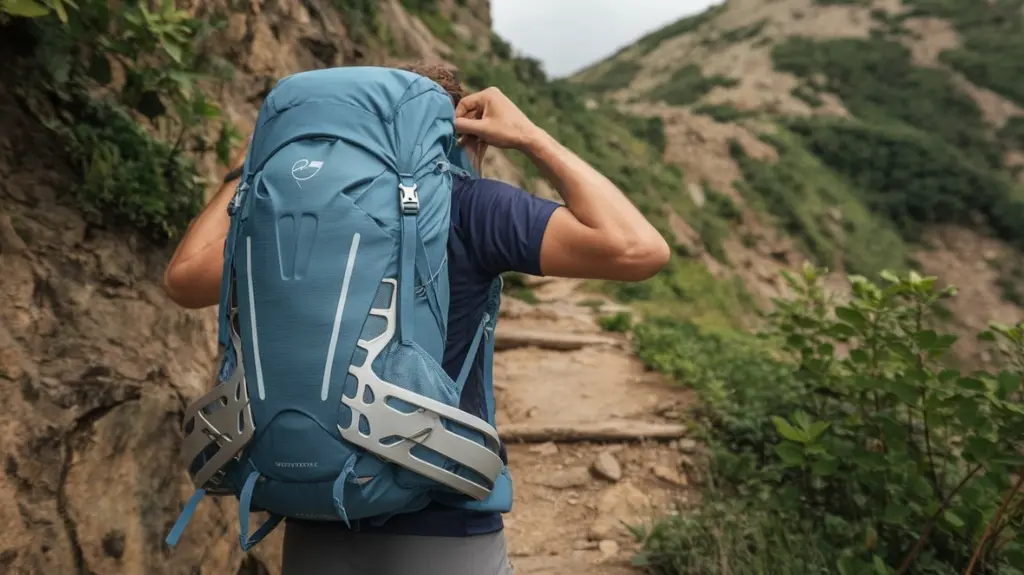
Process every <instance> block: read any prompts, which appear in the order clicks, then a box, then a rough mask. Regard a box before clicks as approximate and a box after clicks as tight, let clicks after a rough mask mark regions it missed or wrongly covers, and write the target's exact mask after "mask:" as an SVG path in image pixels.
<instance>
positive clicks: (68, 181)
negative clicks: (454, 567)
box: [0, 0, 490, 575]
mask: <svg viewBox="0 0 1024 575" xmlns="http://www.w3.org/2000/svg"><path fill="white" fill-rule="evenodd" d="M342 5H344V2H338V3H332V2H330V1H328V0H270V1H267V2H251V3H248V2H246V3H241V4H239V3H230V6H229V5H228V4H226V3H224V2H221V1H218V0H212V1H198V2H195V4H194V6H193V10H194V12H195V13H196V14H197V15H202V14H205V13H212V12H220V13H226V14H229V15H228V18H227V26H226V28H225V29H224V30H223V31H221V32H220V37H219V38H217V39H216V41H215V42H213V46H215V47H216V49H217V50H218V51H220V52H221V55H222V56H224V57H225V58H226V59H228V60H229V61H230V62H233V63H234V64H235V65H236V68H237V72H238V73H237V74H236V76H235V79H234V80H233V81H232V82H230V83H229V84H227V85H225V86H224V87H222V88H220V93H219V94H217V95H218V96H219V100H220V102H221V103H222V105H223V107H224V109H225V111H226V113H227V114H228V116H229V117H231V118H232V119H233V120H234V121H235V122H236V124H237V125H238V127H239V128H240V129H241V130H242V131H243V132H247V130H248V129H250V128H251V126H252V123H253V122H254V120H255V115H256V110H257V106H258V105H259V103H260V100H261V98H262V96H263V94H265V93H266V91H267V90H268V89H269V87H270V86H271V85H272V84H273V82H275V81H276V80H277V79H278V78H280V77H281V76H284V75H286V74H289V73H293V72H297V71H301V70H306V69H310V68H317V67H325V66H334V65H346V64H353V63H381V62H383V61H384V60H385V59H387V58H388V57H390V56H395V55H400V56H405V57H410V58H426V59H444V58H446V57H447V55H448V54H449V53H450V51H451V48H450V47H449V46H447V45H446V44H445V43H444V42H443V41H441V40H438V39H437V38H435V37H434V36H433V35H432V33H431V32H430V30H429V29H428V28H427V27H426V25H425V24H424V23H423V21H422V20H421V19H419V18H418V17H416V16H414V15H412V14H410V13H409V12H407V11H406V9H405V8H404V7H403V5H402V3H401V2H399V1H398V0H384V1H382V2H380V6H379V9H380V13H381V15H382V17H383V22H384V24H385V25H386V26H387V29H388V30H390V32H391V34H392V41H391V43H390V44H389V45H388V46H383V44H382V43H381V42H380V41H379V39H374V38H371V39H370V40H371V41H369V42H366V41H360V40H359V39H358V37H357V36H356V35H355V34H354V33H353V31H352V30H351V29H350V27H347V23H348V22H349V20H348V19H347V18H346V15H345V12H344V10H342V9H340V8H339V6H342ZM439 7H440V9H441V14H442V15H443V16H444V17H449V18H451V19H452V20H453V21H454V26H453V30H454V32H455V33H456V34H458V35H459V36H461V37H465V38H476V39H477V40H478V43H479V45H482V46H484V47H486V43H487V42H489V40H490V21H489V4H488V2H486V1H469V2H459V3H458V5H456V3H455V2H453V1H449V2H440V3H439ZM229 8H230V9H229ZM14 48H15V47H13V46H10V45H7V46H4V48H3V51H4V53H5V56H10V55H11V54H12V53H13V51H14ZM11 58H13V56H11ZM4 60H5V61H9V60H8V58H7V57H5V58H4ZM16 69H17V67H16V66H10V67H8V66H5V68H4V72H3V73H2V74H3V79H2V81H0V126H3V127H2V129H0V298H2V304H0V397H2V398H3V401H4V404H5V407H4V409H3V411H2V414H0V454H2V457H3V466H4V467H3V473H2V474H0V572H3V573H12V574H20V573H25V574H38V573H46V574H48V575H49V574H52V575H63V574H68V575H85V574H93V573H94V574H114V573H126V574H128V573H131V574H141V573H146V574H172V573H182V574H196V573H216V574H225V573H235V572H238V571H239V569H240V568H242V569H243V570H246V572H251V573H257V572H259V565H258V561H259V560H256V559H253V560H250V561H249V562H248V563H246V564H245V565H243V559H244V558H243V554H242V552H241V551H240V550H239V548H238V538H237V527H236V524H237V515H236V512H235V511H234V509H235V508H236V506H235V504H234V502H233V501H216V500H211V499H207V500H205V501H204V502H203V503H202V505H201V506H200V509H199V511H198V513H197V514H196V516H195V518H194V520H193V522H192V524H191V525H190V526H189V528H188V530H187V531H186V533H185V535H184V538H183V540H182V541H181V543H180V544H179V546H178V547H177V548H176V549H174V550H173V551H171V550H169V549H168V548H167V547H166V546H165V545H164V543H163V539H164V537H165V536H166V533H167V531H168V529H169V527H170V526H171V524H172V523H173V521H174V520H175V518H176V516H177V513H178V512H179V510H180V508H181V506H182V504H183V502H184V501H185V499H186V498H187V497H188V495H189V494H190V491H191V487H190V483H189V481H188V479H187V477H186V475H185V473H184V472H183V469H182V466H181V464H180V463H179V462H178V460H177V450H178V444H179V441H180V438H181V434H180V431H179V426H180V421H181V416H182V412H183V410H184V407H185V405H186V404H187V403H188V402H189V401H190V400H191V399H193V398H195V397H197V396H198V395H200V394H201V393H202V392H203V390H204V389H206V388H207V387H208V385H209V383H210V378H211V377H212V370H213V368H214V366H215V361H216V357H215V355H216V349H215V341H214V338H215V329H216V321H215V318H214V316H213V313H212V311H210V310H207V311H202V312H189V311H183V310H181V309H178V308H177V307H176V306H174V305H173V304H172V303H171V302H170V301H169V300H168V299H167V298H166V296H165V295H164V294H163V292H162V290H161V288H160V287H159V279H160V277H161V274H162V272H163V267H164V265H165V264H166V261H167V258H168V256H169V252H168V250H167V249H161V248H156V247H154V246H152V245H150V244H149V243H147V242H146V241H144V240H142V239H140V238H139V237H136V236H134V235H132V234H130V233H128V232H125V231H123V230H118V231H112V230H105V229H102V228H100V227H97V226H94V225H91V224H89V223H87V222H86V220H85V219H84V218H83V216H82V215H81V214H80V213H79V212H78V211H77V210H76V209H75V207H74V204H73V203H72V200H71V190H72V189H73V187H74V186H75V184H76V176H75V174H74V173H73V170H72V169H71V167H70V166H69V165H68V162H67V160H66V158H65V154H64V150H62V149H61V147H60V146H59V144H58V142H57V141H56V140H55V139H54V138H53V136H52V135H51V134H50V132H48V131H47V130H45V129H44V128H42V127H41V126H40V125H39V122H38V121H37V120H36V119H35V118H34V117H32V116H31V115H30V114H28V113H27V111H28V109H29V108H30V106H26V102H25V101H24V99H23V98H21V97H19V96H17V95H16V94H15V87H16V86H17V83H18V77H17V73H16V71H15V70H16ZM212 164H213V162H212V160H209V161H208V168H212ZM279 537H280V534H278V539H272V540H269V541H267V542H266V543H264V544H262V545H261V546H260V548H259V553H260V554H261V555H262V556H263V557H264V559H263V561H265V562H266V563H268V564H270V565H274V564H276V562H277V559H276V557H275V556H276V554H278V553H279V547H280V541H279ZM268 556H269V558H268Z"/></svg>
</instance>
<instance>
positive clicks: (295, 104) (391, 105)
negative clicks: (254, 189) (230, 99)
mask: <svg viewBox="0 0 1024 575" xmlns="http://www.w3.org/2000/svg"><path fill="white" fill-rule="evenodd" d="M413 100H415V101H416V105H415V106H413V108H415V109H414V110H409V111H408V112H407V113H403V111H404V110H405V107H406V104H408V103H410V102H412V101H413ZM309 105H312V107H315V108H322V109H323V111H324V113H323V114H316V113H310V112H309V108H310V106H309ZM300 106H301V107H302V108H304V110H303V113H301V114H298V113H297V114H289V112H290V111H292V110H296V109H297V108H299V107H300ZM339 110H340V111H342V112H346V113H345V114H343V115H341V117H339V114H338V112H339ZM328 112H330V113H328ZM353 115H356V116H359V115H365V116H366V119H367V120H369V121H367V122H359V121H358V120H355V118H354V117H353ZM284 118H288V121H287V122H285V121H282V120H283V119H284ZM399 120H401V122H400V123H401V124H402V129H403V131H406V132H408V131H409V130H410V129H411V130H412V133H422V132H424V131H425V130H426V128H427V126H425V125H423V124H432V123H434V122H436V121H438V120H440V121H442V122H447V123H449V124H450V125H451V127H450V128H449V130H450V136H451V137H450V141H448V142H446V145H445V148H446V149H447V150H452V149H454V148H455V138H454V120H455V107H454V105H453V104H452V100H451V96H449V95H448V93H447V92H445V91H444V89H443V88H442V87H441V86H440V85H438V84H437V83H436V82H434V81H433V80H431V79H429V78H427V77H425V76H421V75H419V74H416V73H413V72H408V71H405V70H399V69H395V68H383V67H377V66H350V67H340V68H327V69H321V70H311V71H308V72H299V73H297V74H292V75H291V76H286V77H285V78H282V79H281V80H280V81H278V83H277V84H276V85H275V86H274V88H273V89H272V90H271V91H270V93H269V94H268V95H267V97H266V99H264V101H263V105H262V106H260V112H259V117H258V119H257V121H256V129H255V132H254V133H255V137H254V139H253V142H252V145H251V149H250V153H249V158H248V160H249V162H250V165H251V166H252V169H251V170H250V172H255V171H258V170H259V169H260V168H262V166H263V164H264V163H266V161H267V159H269V158H270V156H272V155H273V154H274V153H275V152H277V151H278V150H279V149H281V148H283V147H284V146H285V145H287V144H288V143H290V142H291V141H293V140H294V139H296V138H297V137H304V138H308V137H310V136H311V135H315V134H317V133H320V134H322V135H324V136H326V137H337V138H345V137H346V136H355V135H354V134H352V133H351V131H352V130H353V129H354V127H356V126H358V125H359V124H364V125H366V131H367V132H366V133H361V134H358V137H360V138H364V139H366V140H368V141H369V142H375V143H377V144H378V145H379V147H380V148H382V149H384V150H387V151H388V152H390V153H387V154H384V155H383V157H381V159H382V160H384V161H386V160H388V158H389V157H390V158H391V159H392V161H398V162H408V161H410V160H413V161H414V158H411V157H409V155H410V154H412V153H413V151H414V150H413V149H412V148H413V147H414V146H410V147H408V149H406V147H405V146H402V145H401V144H402V142H399V141H397V138H398V133H397V132H398V130H397V128H396V126H394V124H396V123H398V121H399ZM410 120H412V121H411V122H410ZM382 123H383V126H381V124H382ZM416 124H420V126H416ZM373 127H376V128H377V129H376V130H374V129H373ZM346 132H348V133H346ZM374 132H377V133H374ZM409 143H415V142H409ZM392 167H393V168H395V169H397V166H392Z"/></svg>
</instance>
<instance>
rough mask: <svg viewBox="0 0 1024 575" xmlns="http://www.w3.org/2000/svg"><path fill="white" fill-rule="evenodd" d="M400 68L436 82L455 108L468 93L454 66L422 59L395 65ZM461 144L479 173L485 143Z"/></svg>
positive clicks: (464, 141) (462, 142) (485, 152)
mask: <svg viewBox="0 0 1024 575" xmlns="http://www.w3.org/2000/svg"><path fill="white" fill-rule="evenodd" d="M395 67H396V68H399V69H401V70H405V71H407V72H412V73H414V74H419V75H420V76H425V77H427V78H430V79H431V80H433V81H434V82H436V83H437V84H438V85H439V86H441V88H443V89H444V91H445V92H447V93H448V95H449V96H450V97H451V99H452V105H454V106H455V107H456V108H458V106H459V102H460V101H461V100H462V98H464V97H465V96H467V95H469V91H468V90H466V88H465V87H463V85H462V83H461V82H460V81H459V73H458V71H457V70H455V69H454V68H451V67H449V66H445V65H444V64H432V63H427V62H423V61H417V62H409V63H402V64H399V65H397V66H395ZM461 144H462V145H463V146H464V147H465V148H466V152H467V153H468V154H469V160H470V162H471V163H472V164H473V169H474V170H476V172H477V174H480V168H481V166H482V165H483V161H484V156H485V155H486V154H487V145H486V144H484V143H482V142H479V141H476V140H475V139H473V140H469V141H466V140H461Z"/></svg>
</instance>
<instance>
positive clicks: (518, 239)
mask: <svg viewBox="0 0 1024 575" xmlns="http://www.w3.org/2000/svg"><path fill="white" fill-rule="evenodd" d="M465 192H466V193H463V194H461V197H460V198H459V211H460V220H461V222H460V224H461V226H460V227H461V228H462V231H463V234H464V236H465V238H466V247H467V249H468V251H469V252H470V253H471V254H472V256H473V259H474V260H475V263H476V265H477V267H478V268H479V269H480V271H481V272H483V273H485V274H487V275H494V276H496V275H498V274H501V273H504V272H508V271H515V272H522V273H527V274H531V275H540V246H541V242H542V240H543V239H544V231H545V230H546V229H547V226H548V220H549V219H550V218H551V214H553V213H554V212H555V210H556V209H558V208H559V207H561V206H560V205H559V204H557V203H555V202H552V201H551V200H546V199H544V198H538V197H537V196H534V195H531V194H530V193H528V192H526V191H524V190H521V189H519V188H517V187H515V186H510V185H508V184H506V183H504V182H499V181H497V180H488V179H485V178H481V179H478V180H474V181H473V182H472V184H471V186H469V189H467V190H465Z"/></svg>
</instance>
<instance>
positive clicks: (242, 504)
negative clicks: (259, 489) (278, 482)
mask: <svg viewBox="0 0 1024 575" xmlns="http://www.w3.org/2000/svg"><path fill="white" fill-rule="evenodd" d="M259 478H260V472H259V471H253V472H252V473H250V474H249V477H248V478H247V479H246V480H245V485H244V486H242V494H241V496H240V497H239V499H238V531H239V536H238V540H239V543H240V544H241V546H242V551H248V550H250V549H252V547H253V546H254V545H256V544H257V543H259V542H260V541H263V538H264V537H266V536H267V535H270V532H271V531H273V530H274V528H275V527H277V524H278V523H280V522H281V519H283V517H281V516H280V515H274V514H271V515H270V518H269V519H267V520H266V521H265V522H263V525H260V526H259V527H258V528H257V529H256V532H255V533H253V534H252V535H249V510H250V509H252V492H253V491H254V490H255V489H256V481H257V480H258V479H259Z"/></svg>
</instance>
